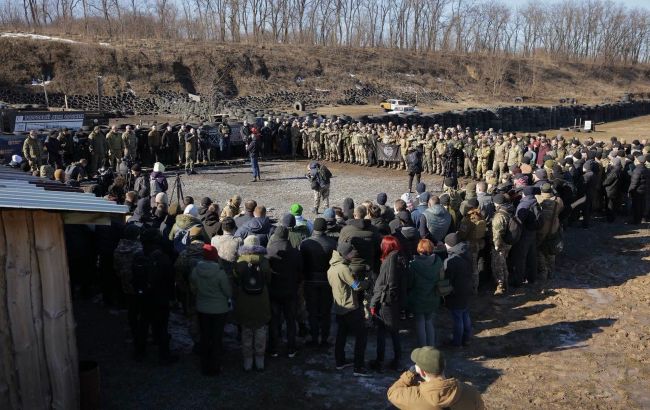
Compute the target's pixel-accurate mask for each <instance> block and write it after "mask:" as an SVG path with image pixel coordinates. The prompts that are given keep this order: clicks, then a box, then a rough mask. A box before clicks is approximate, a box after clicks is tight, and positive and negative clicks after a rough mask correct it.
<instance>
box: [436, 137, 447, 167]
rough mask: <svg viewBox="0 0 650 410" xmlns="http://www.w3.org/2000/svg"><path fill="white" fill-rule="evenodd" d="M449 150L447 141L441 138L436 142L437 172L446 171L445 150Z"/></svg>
mask: <svg viewBox="0 0 650 410" xmlns="http://www.w3.org/2000/svg"><path fill="white" fill-rule="evenodd" d="M446 151H447V142H446V141H445V140H444V139H442V138H440V139H438V141H437V142H436V174H438V175H442V174H443V173H444V172H445V152H446Z"/></svg>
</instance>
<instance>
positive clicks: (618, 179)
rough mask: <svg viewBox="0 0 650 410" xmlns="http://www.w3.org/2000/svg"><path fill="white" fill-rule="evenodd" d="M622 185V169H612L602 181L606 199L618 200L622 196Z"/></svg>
mask: <svg viewBox="0 0 650 410" xmlns="http://www.w3.org/2000/svg"><path fill="white" fill-rule="evenodd" d="M623 183H624V179H623V169H622V168H621V167H620V166H616V167H612V169H610V170H609V172H608V173H607V175H606V176H605V180H604V181H603V187H604V188H605V193H606V194H607V198H610V199H616V198H620V197H621V196H622V195H623Z"/></svg>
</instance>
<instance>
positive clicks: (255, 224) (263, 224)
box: [235, 216, 271, 247]
mask: <svg viewBox="0 0 650 410" xmlns="http://www.w3.org/2000/svg"><path fill="white" fill-rule="evenodd" d="M270 232H271V221H270V220H269V218H267V217H265V216H263V217H260V218H253V219H251V220H250V221H248V222H246V223H245V224H244V225H242V226H241V228H238V229H237V232H235V237H236V238H241V239H242V241H243V240H244V239H246V237H247V236H248V235H256V236H257V237H258V238H259V239H260V245H261V246H263V247H266V245H267V244H268V242H269V234H270Z"/></svg>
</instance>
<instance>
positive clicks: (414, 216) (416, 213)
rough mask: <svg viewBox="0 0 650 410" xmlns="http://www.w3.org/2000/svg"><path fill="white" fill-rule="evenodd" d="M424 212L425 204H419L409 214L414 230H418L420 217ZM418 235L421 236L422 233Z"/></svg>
mask: <svg viewBox="0 0 650 410" xmlns="http://www.w3.org/2000/svg"><path fill="white" fill-rule="evenodd" d="M426 210H427V204H419V205H418V206H417V207H416V208H415V209H414V210H413V212H411V222H413V226H415V228H416V229H420V222H421V220H422V218H421V217H422V214H424V212H425V211H426ZM420 235H422V231H420Z"/></svg>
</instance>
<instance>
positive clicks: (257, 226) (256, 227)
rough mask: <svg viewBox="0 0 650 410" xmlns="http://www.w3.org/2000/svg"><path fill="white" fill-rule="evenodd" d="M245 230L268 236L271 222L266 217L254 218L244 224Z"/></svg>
mask: <svg viewBox="0 0 650 410" xmlns="http://www.w3.org/2000/svg"><path fill="white" fill-rule="evenodd" d="M244 228H245V229H248V231H249V232H250V233H252V234H258V233H259V234H266V233H268V232H269V231H270V229H271V220H270V219H269V218H267V217H266V216H263V217H260V218H253V219H251V220H250V221H248V222H246V224H244Z"/></svg>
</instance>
